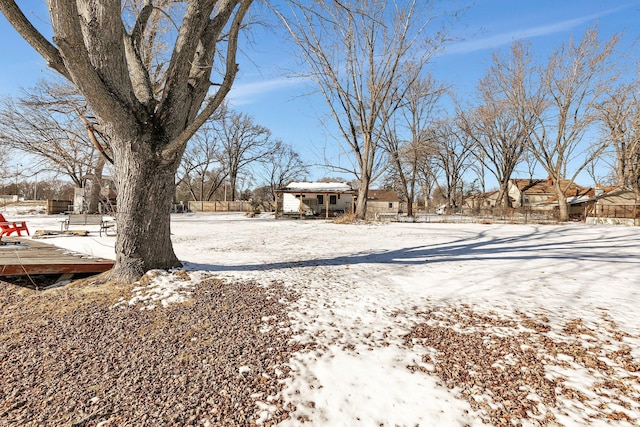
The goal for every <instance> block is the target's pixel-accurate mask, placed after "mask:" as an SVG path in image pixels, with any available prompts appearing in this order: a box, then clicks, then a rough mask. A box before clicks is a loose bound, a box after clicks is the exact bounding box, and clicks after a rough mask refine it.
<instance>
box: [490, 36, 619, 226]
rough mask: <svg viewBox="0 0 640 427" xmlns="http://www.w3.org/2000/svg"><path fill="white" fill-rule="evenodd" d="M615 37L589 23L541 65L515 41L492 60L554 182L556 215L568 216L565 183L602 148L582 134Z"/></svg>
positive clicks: (601, 89)
mask: <svg viewBox="0 0 640 427" xmlns="http://www.w3.org/2000/svg"><path fill="white" fill-rule="evenodd" d="M618 38H619V37H618V36H614V37H612V38H611V39H610V40H609V41H608V42H607V43H605V44H601V43H600V41H599V40H598V32H597V30H596V29H594V28H590V29H588V30H587V32H586V33H585V35H584V37H583V38H582V40H580V42H578V43H574V41H573V40H571V41H570V42H569V44H568V45H564V44H563V45H562V46H561V47H560V48H558V49H557V50H556V51H555V52H554V53H553V54H552V55H551V57H550V58H549V59H548V62H547V63H546V66H544V67H542V68H540V69H537V68H535V67H532V66H531V65H530V63H529V61H528V58H529V55H528V51H527V49H526V47H525V46H524V45H523V44H522V43H519V42H517V43H514V45H513V46H512V49H511V54H510V55H509V56H508V57H506V58H502V59H501V58H498V57H496V59H495V60H494V65H493V67H492V72H493V75H494V78H495V81H496V84H497V85H499V86H500V89H501V91H503V92H504V93H505V94H508V100H509V102H510V103H512V105H514V106H515V107H516V108H517V111H518V112H519V115H520V118H521V120H522V123H523V124H525V125H527V126H528V128H527V133H528V134H529V144H528V148H529V150H530V151H531V153H532V154H533V156H534V157H535V158H536V160H537V161H538V162H539V164H540V166H542V167H543V168H544V169H545V171H546V172H547V174H548V177H549V178H550V179H551V180H552V182H553V188H554V191H555V195H556V197H557V199H558V206H559V219H560V221H567V220H568V219H569V209H568V204H567V199H566V195H565V192H566V190H567V183H571V182H573V181H574V179H575V178H576V176H577V175H578V174H579V173H580V172H581V171H582V170H583V169H584V168H585V167H587V166H588V165H589V163H591V161H592V160H593V159H594V158H596V157H598V156H599V155H600V154H601V153H602V152H603V150H604V148H605V144H604V143H603V141H601V140H597V139H595V140H592V142H591V143H590V144H588V143H587V141H585V138H584V137H585V135H586V134H587V132H588V131H589V130H592V129H593V127H594V125H595V122H596V118H597V116H596V114H595V113H596V106H597V104H598V103H599V102H600V101H601V100H602V97H603V95H604V94H605V93H606V91H607V90H608V88H609V86H610V83H611V79H612V74H611V71H612V67H611V66H612V64H611V57H612V53H613V51H614V48H615V46H616V44H617V42H618ZM514 82H516V83H517V84H514ZM569 169H572V171H573V172H572V174H571V176H569V175H568V171H569Z"/></svg>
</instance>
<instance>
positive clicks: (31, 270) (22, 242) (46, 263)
mask: <svg viewBox="0 0 640 427" xmlns="http://www.w3.org/2000/svg"><path fill="white" fill-rule="evenodd" d="M2 241H3V242H6V244H5V245H0V277H2V276H24V275H33V274H75V273H102V272H103V271H107V270H109V269H111V267H113V264H114V262H113V261H112V260H108V259H104V258H95V257H90V256H88V255H84V254H80V253H77V252H72V251H69V250H67V249H62V248H58V247H56V246H53V245H50V244H48V243H43V242H40V241H36V240H32V239H26V238H19V237H4V238H3V239H2Z"/></svg>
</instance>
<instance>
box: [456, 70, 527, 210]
mask: <svg viewBox="0 0 640 427" xmlns="http://www.w3.org/2000/svg"><path fill="white" fill-rule="evenodd" d="M493 77H494V76H493V75H492V74H491V73H489V74H488V75H487V76H486V77H485V78H484V79H483V80H481V81H480V84H479V86H478V91H479V94H480V98H481V104H480V105H479V106H478V107H476V108H475V109H473V110H472V111H468V112H467V111H459V112H458V116H459V123H460V125H461V128H462V130H463V131H464V132H466V133H467V135H468V136H469V137H470V138H472V139H473V140H474V141H475V149H474V152H475V153H476V156H475V157H476V159H477V160H478V161H479V162H480V163H481V165H482V169H484V168H486V169H488V170H489V171H490V172H491V173H492V174H493V176H495V178H496V180H497V181H498V185H499V190H498V198H497V200H498V202H499V203H500V205H501V206H502V207H505V208H506V207H509V206H510V203H509V193H508V184H509V180H510V179H511V175H512V174H513V172H514V170H515V168H516V166H517V165H518V163H519V162H520V161H521V159H522V154H523V152H524V151H525V149H526V147H527V142H528V140H529V138H528V137H529V135H528V129H529V126H528V125H527V124H526V123H525V121H526V120H527V119H528V118H529V117H528V116H526V115H525V116H523V115H521V114H518V111H517V110H516V109H515V108H514V106H513V105H512V104H511V103H510V102H509V101H508V100H507V99H506V97H505V96H504V95H503V94H501V93H500V88H499V85H496V84H495V82H494V81H493Z"/></svg>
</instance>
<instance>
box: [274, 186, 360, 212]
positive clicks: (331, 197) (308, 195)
mask: <svg viewBox="0 0 640 427" xmlns="http://www.w3.org/2000/svg"><path fill="white" fill-rule="evenodd" d="M355 193H356V192H355V190H353V188H351V186H350V185H349V184H347V183H343V182H292V183H290V184H289V185H287V186H286V187H284V188H281V189H278V190H276V191H275V196H276V201H275V205H276V206H275V215H276V218H281V217H293V218H331V217H335V216H339V215H342V214H344V213H348V212H353V208H354V206H353V201H354V195H355Z"/></svg>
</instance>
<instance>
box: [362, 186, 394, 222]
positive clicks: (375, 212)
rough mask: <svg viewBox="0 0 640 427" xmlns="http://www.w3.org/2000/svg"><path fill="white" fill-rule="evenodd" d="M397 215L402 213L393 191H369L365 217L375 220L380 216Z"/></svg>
mask: <svg viewBox="0 0 640 427" xmlns="http://www.w3.org/2000/svg"><path fill="white" fill-rule="evenodd" d="M399 213H402V206H401V203H400V198H399V197H398V194H397V193H396V192H395V191H393V190H369V195H368V197H367V217H370V218H376V219H377V218H378V217H379V216H381V215H398V214H399Z"/></svg>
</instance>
